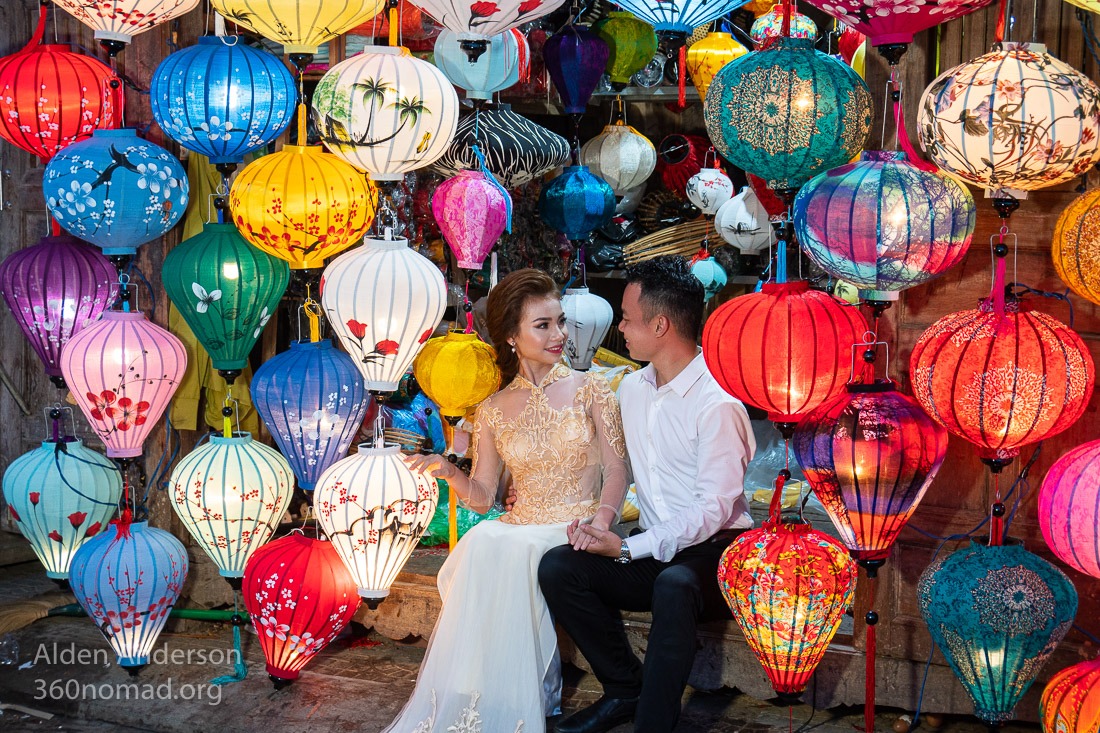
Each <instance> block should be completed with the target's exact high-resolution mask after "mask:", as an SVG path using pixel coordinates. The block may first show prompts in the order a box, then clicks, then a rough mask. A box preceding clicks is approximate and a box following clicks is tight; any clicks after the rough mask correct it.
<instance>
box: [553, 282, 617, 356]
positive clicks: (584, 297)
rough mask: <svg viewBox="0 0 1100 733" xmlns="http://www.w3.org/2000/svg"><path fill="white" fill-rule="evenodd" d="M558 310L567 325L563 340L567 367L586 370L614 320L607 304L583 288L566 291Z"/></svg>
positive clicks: (609, 305) (613, 315)
mask: <svg viewBox="0 0 1100 733" xmlns="http://www.w3.org/2000/svg"><path fill="white" fill-rule="evenodd" d="M561 309H562V311H563V312H564V313H565V322H566V324H567V325H568V326H569V337H568V338H567V339H566V340H565V353H566V355H567V356H568V357H569V364H570V365H571V366H572V367H573V368H574V369H580V370H582V371H584V370H587V369H589V368H590V367H591V366H592V359H593V358H595V356H596V351H597V350H598V349H599V348H600V344H602V343H603V340H604V338H606V337H607V332H608V331H609V330H611V321H612V320H614V317H615V314H614V312H613V311H612V309H611V304H610V303H608V302H607V301H606V300H604V299H603V298H601V297H600V296H598V295H596V294H595V293H593V292H591V291H589V289H588V288H586V287H581V288H568V289H566V291H565V294H564V295H562V298H561Z"/></svg>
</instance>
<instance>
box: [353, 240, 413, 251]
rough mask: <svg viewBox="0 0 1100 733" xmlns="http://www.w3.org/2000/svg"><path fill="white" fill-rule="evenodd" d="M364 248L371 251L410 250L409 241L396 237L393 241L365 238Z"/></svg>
mask: <svg viewBox="0 0 1100 733" xmlns="http://www.w3.org/2000/svg"><path fill="white" fill-rule="evenodd" d="M363 246H364V247H369V248H370V249H380V250H386V251H390V250H398V249H409V240H407V239H405V238H404V237H394V238H393V239H383V238H382V237H364V238H363Z"/></svg>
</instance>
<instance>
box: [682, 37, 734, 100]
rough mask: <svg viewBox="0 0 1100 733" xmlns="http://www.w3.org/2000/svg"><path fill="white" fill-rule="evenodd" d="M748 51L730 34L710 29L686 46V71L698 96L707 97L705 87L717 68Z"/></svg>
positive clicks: (707, 86) (707, 87)
mask: <svg viewBox="0 0 1100 733" xmlns="http://www.w3.org/2000/svg"><path fill="white" fill-rule="evenodd" d="M748 52H749V49H747V48H745V47H744V45H742V44H741V43H740V42H739V41H738V40H737V39H736V38H734V37H733V36H732V35H731V34H729V33H721V32H719V31H711V32H710V33H708V34H707V35H706V36H704V37H703V38H702V39H701V40H698V41H696V42H695V43H693V44H691V45H690V46H688V50H687V73H688V76H690V77H691V83H692V84H694V85H695V88H696V89H697V90H698V91H699V98H700V99H706V98H707V89H710V83H711V81H712V80H713V79H714V75H715V74H717V73H718V70H719V69H721V68H722V67H723V66H725V65H726V64H728V63H729V62H730V61H733V60H734V59H739V58H741V57H742V56H744V55H745V54H747V53H748Z"/></svg>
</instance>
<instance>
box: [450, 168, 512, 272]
mask: <svg viewBox="0 0 1100 733" xmlns="http://www.w3.org/2000/svg"><path fill="white" fill-rule="evenodd" d="M511 212H512V197H511V196H509V195H508V192H507V191H505V190H504V189H503V188H502V187H501V185H500V184H499V183H497V182H496V181H494V180H492V179H490V178H489V177H488V176H486V175H485V173H483V172H481V171H459V173H458V174H457V175H456V176H455V177H454V178H450V179H448V180H446V181H444V182H443V183H441V184H439V186H438V187H437V188H436V189H435V193H433V194H432V215H433V216H434V217H435V221H436V223H437V224H438V225H439V231H440V233H441V234H442V235H443V239H444V240H445V241H446V242H447V244H448V245H449V246H450V248H451V250H452V251H453V252H454V253H455V258H456V259H457V264H458V266H459V267H461V268H463V269H467V270H478V269H481V265H482V263H483V262H485V258H486V257H487V256H488V255H489V251H490V250H492V249H493V245H494V244H496V243H497V240H498V239H500V235H501V234H503V233H504V229H505V227H507V226H509V224H510V219H511Z"/></svg>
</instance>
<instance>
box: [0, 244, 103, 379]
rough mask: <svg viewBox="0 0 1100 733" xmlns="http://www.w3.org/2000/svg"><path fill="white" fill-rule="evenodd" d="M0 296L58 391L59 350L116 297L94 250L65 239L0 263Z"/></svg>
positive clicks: (14, 255)
mask: <svg viewBox="0 0 1100 733" xmlns="http://www.w3.org/2000/svg"><path fill="white" fill-rule="evenodd" d="M0 295H2V296H3V298H4V302H5V303H7V306H8V308H10V309H11V314H12V315H13V316H14V317H15V322H16V323H17V324H18V325H19V328H20V330H22V331H23V335H25V336H26V337H27V340H28V341H30V344H31V348H33V349H34V353H36V354H38V358H39V359H41V360H42V364H43V365H44V366H45V367H46V374H47V375H49V377H50V380H51V381H52V382H53V383H54V384H55V385H57V386H59V387H60V386H63V385H64V384H65V382H64V379H62V377H61V367H60V361H59V360H60V357H61V347H62V346H64V345H65V344H66V343H67V342H68V340H69V339H70V338H72V336H73V334H75V333H77V332H79V331H80V329H82V328H84V327H85V326H87V325H88V324H89V323H91V322H93V321H95V320H96V319H97V318H99V315H100V314H101V313H103V311H105V310H106V309H107V308H109V307H110V306H111V304H112V303H113V302H114V301H115V299H116V298H117V297H118V275H117V273H116V272H115V268H114V267H112V266H111V263H110V262H108V261H107V258H106V257H104V256H103V255H101V254H100V253H99V250H97V249H95V248H94V247H90V246H88V245H87V244H85V243H83V242H81V241H79V240H77V239H73V238H72V237H70V236H68V235H62V236H59V237H43V238H42V239H40V240H39V242H38V244H36V245H33V246H31V247H26V248H24V249H17V250H15V251H14V252H12V253H11V254H10V255H8V256H7V257H6V258H5V259H4V261H3V262H2V263H0Z"/></svg>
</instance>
